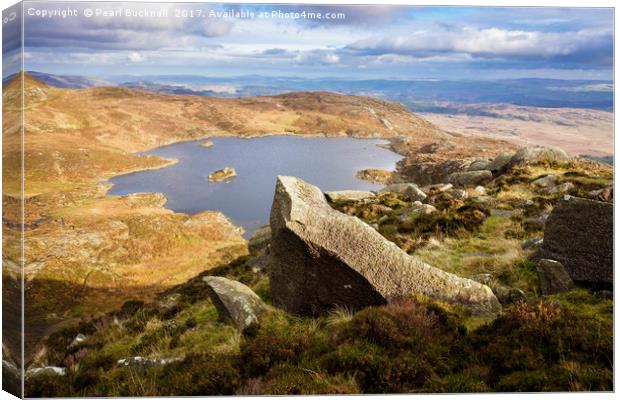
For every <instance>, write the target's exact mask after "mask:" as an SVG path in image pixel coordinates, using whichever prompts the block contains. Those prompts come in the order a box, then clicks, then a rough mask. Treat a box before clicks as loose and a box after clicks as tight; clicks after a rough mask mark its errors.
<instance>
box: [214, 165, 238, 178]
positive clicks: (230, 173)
mask: <svg viewBox="0 0 620 400" xmlns="http://www.w3.org/2000/svg"><path fill="white" fill-rule="evenodd" d="M235 176H237V171H235V169H234V168H230V167H226V168H222V169H218V170H217V171H215V172H214V173H212V174H210V175H209V182H228V181H230V180H231V179H232V178H234V177H235Z"/></svg>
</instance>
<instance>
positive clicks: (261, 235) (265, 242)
mask: <svg viewBox="0 0 620 400" xmlns="http://www.w3.org/2000/svg"><path fill="white" fill-rule="evenodd" d="M269 243H271V227H270V226H269V225H264V226H261V227H260V228H258V229H257V230H256V232H254V233H253V234H252V237H251V238H250V241H249V242H248V249H249V250H250V254H258V253H260V251H261V250H263V249H265V248H266V247H267V246H269Z"/></svg>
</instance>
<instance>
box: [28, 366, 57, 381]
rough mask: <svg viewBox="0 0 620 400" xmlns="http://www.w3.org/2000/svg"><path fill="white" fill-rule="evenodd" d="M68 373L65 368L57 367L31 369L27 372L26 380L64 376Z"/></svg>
mask: <svg viewBox="0 0 620 400" xmlns="http://www.w3.org/2000/svg"><path fill="white" fill-rule="evenodd" d="M66 373H67V369H66V368H65V367H55V366H46V367H41V368H30V369H28V370H27V371H26V374H25V375H24V378H25V379H26V380H29V379H32V378H37V377H40V376H44V375H50V376H54V375H58V376H64V375H65V374H66Z"/></svg>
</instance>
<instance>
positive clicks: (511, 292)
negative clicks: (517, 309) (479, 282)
mask: <svg viewBox="0 0 620 400" xmlns="http://www.w3.org/2000/svg"><path fill="white" fill-rule="evenodd" d="M491 290H493V293H494V294H495V296H496V297H497V300H499V302H500V303H502V305H504V306H505V305H508V304H513V303H517V302H519V301H526V300H527V297H526V296H525V293H524V292H523V290H521V289H517V288H511V287H508V286H495V287H491Z"/></svg>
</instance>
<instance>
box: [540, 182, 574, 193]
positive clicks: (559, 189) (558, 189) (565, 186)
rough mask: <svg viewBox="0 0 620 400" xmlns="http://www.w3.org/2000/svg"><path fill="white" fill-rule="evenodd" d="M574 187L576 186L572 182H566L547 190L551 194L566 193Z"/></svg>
mask: <svg viewBox="0 0 620 400" xmlns="http://www.w3.org/2000/svg"><path fill="white" fill-rule="evenodd" d="M574 188H575V185H573V184H572V183H571V182H564V183H561V184H559V185H557V186H554V187H552V188H549V189H547V190H546V192H547V193H549V194H564V193H568V192H570V191H571V190H573V189H574Z"/></svg>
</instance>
